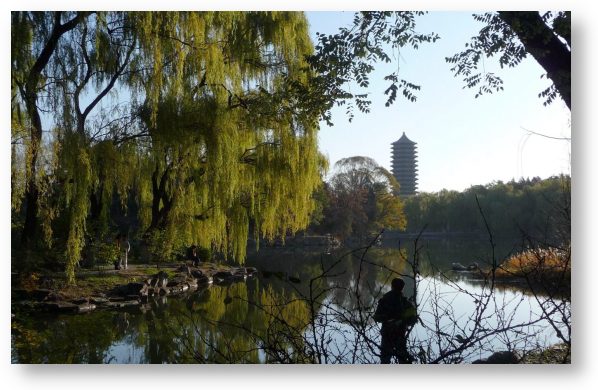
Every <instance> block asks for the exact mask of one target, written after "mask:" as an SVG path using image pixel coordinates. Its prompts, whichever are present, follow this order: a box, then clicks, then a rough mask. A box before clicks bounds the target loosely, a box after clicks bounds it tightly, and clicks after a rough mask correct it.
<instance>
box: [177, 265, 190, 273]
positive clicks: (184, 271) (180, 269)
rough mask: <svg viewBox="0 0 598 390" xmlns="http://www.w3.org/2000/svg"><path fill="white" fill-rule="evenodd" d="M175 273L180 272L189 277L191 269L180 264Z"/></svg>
mask: <svg viewBox="0 0 598 390" xmlns="http://www.w3.org/2000/svg"><path fill="white" fill-rule="evenodd" d="M176 271H177V272H182V273H184V274H186V275H187V276H190V275H191V272H192V271H191V267H189V266H188V265H187V264H182V265H181V266H180V267H179V268H177V270H176Z"/></svg>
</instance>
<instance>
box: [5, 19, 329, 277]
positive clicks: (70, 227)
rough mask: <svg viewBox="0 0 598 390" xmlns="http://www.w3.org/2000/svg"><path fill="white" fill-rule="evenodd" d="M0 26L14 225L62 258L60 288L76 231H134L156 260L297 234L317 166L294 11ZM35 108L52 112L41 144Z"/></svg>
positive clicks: (308, 83)
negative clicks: (5, 41)
mask: <svg viewBox="0 0 598 390" xmlns="http://www.w3.org/2000/svg"><path fill="white" fill-rule="evenodd" d="M12 22H13V23H12V46H11V47H12V49H13V50H12V55H13V57H12V62H11V64H12V72H11V76H12V81H13V84H12V91H11V92H12V96H13V99H12V100H11V102H12V106H11V109H12V118H11V119H12V137H13V151H12V170H11V179H12V182H13V191H12V199H11V205H12V210H13V224H14V226H22V225H21V223H22V222H23V220H22V218H23V217H22V214H27V218H25V221H24V222H25V223H24V225H25V228H24V229H23V237H24V238H25V239H30V238H34V234H33V232H32V229H31V228H30V227H29V228H27V226H29V225H31V223H33V224H34V225H35V226H34V227H35V230H40V231H41V232H43V238H44V242H45V245H46V247H50V246H53V245H55V246H57V247H58V248H60V249H61V250H64V259H65V268H66V273H67V276H68V280H69V282H71V283H72V282H74V270H75V267H76V265H77V264H78V262H79V261H80V260H81V255H82V253H83V250H84V246H85V238H86V237H87V238H88V239H89V241H90V242H101V240H102V237H104V236H105V235H106V234H107V232H109V231H111V229H113V228H115V227H116V228H117V229H119V230H127V231H128V230H129V229H130V228H131V227H133V228H134V230H135V231H133V232H132V234H133V235H135V236H138V237H142V238H143V241H144V244H145V246H146V248H147V250H148V251H149V252H150V253H151V254H153V256H155V257H156V258H158V259H159V261H166V260H168V259H170V258H171V257H172V255H173V253H174V252H175V251H176V250H177V249H178V248H181V247H184V246H188V245H190V244H191V243H198V244H200V245H201V246H203V247H205V248H214V249H215V250H216V251H219V252H222V253H224V254H225V255H226V256H231V257H233V258H234V259H235V260H236V261H238V262H242V261H243V259H244V257H245V250H246V242H247V237H248V235H249V234H250V232H249V226H250V222H251V224H252V226H254V232H253V233H254V235H255V236H261V237H265V238H268V239H272V238H274V237H276V236H285V235H287V234H292V233H294V232H296V231H298V230H299V229H302V228H305V227H306V226H307V224H308V223H309V216H310V214H311V212H312V209H313V207H314V201H313V199H312V197H311V194H312V192H313V191H314V189H315V188H316V187H317V186H318V185H319V183H320V182H321V179H320V172H321V169H322V168H323V167H324V166H325V161H324V160H323V159H322V156H321V154H319V153H318V150H317V130H318V117H319V116H320V114H321V111H322V105H321V102H319V101H311V100H310V99H307V98H306V96H312V94H313V88H314V87H313V80H314V73H313V72H312V71H311V70H309V67H308V64H307V62H306V56H308V55H311V54H313V47H312V44H311V41H310V38H309V34H308V24H307V21H306V19H305V16H304V15H303V14H302V13H300V12H93V13H88V12H81V13H74V12H64V13H60V12H38V13H36V12H15V13H13V14H12ZM52 34H55V36H54V38H55V39H53V40H48V36H50V35H52ZM35 63H37V64H39V66H36V65H34V64H35ZM47 80H50V81H49V82H45V81H47ZM52 80H61V82H59V83H58V82H53V81H52ZM119 94H120V95H125V96H130V99H119V97H118V95H119ZM84 97H85V98H84ZM33 103H35V104H33ZM100 103H101V104H100ZM41 110H47V111H52V112H53V113H54V117H53V123H52V124H51V126H52V127H53V130H52V137H51V139H50V138H48V139H44V138H43V137H42V134H43V133H44V130H45V129H42V124H41V121H37V119H39V118H40V112H41ZM31 124H33V125H34V126H30V125H31ZM28 128H32V129H34V130H35V132H34V131H31V132H28V131H26V130H25V129H28ZM132 213H136V215H131V214H132ZM32 214H33V215H32ZM29 217H31V218H29ZM28 224H29V225H28ZM89 226H93V229H89ZM57 229H59V230H61V231H57ZM64 230H65V231H64ZM98 245H100V244H98ZM104 249H106V248H101V247H98V248H91V252H94V253H95V252H98V253H99V252H101V253H104V252H105V250H104Z"/></svg>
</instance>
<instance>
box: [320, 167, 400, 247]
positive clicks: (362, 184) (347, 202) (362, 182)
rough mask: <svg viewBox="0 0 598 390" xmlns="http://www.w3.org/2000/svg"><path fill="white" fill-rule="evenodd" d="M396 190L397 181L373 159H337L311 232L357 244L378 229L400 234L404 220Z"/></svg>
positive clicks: (397, 186) (397, 187)
mask: <svg viewBox="0 0 598 390" xmlns="http://www.w3.org/2000/svg"><path fill="white" fill-rule="evenodd" d="M398 189H399V183H398V182H397V180H396V179H395V178H394V177H393V176H392V174H391V173H390V172H388V171H387V170H386V169H385V168H383V167H381V166H380V165H378V163H377V162H376V161H375V160H374V159H372V158H370V157H363V156H354V157H348V158H344V159H341V160H339V161H337V162H336V163H335V164H334V171H333V174H332V176H331V178H330V179H329V180H328V182H327V183H326V186H325V187H324V191H325V196H323V197H320V198H323V200H324V202H325V205H324V207H323V211H322V214H323V215H322V217H321V220H320V221H318V223H317V226H314V228H315V230H322V231H323V232H326V233H332V234H334V235H336V236H337V237H339V238H341V239H347V238H356V239H358V240H363V239H368V238H369V237H370V235H372V234H374V233H379V232H380V230H382V229H398V230H402V229H404V228H405V224H406V220H405V216H404V214H403V202H402V201H401V199H399V197H398ZM320 201H322V199H320Z"/></svg>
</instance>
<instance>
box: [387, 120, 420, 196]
mask: <svg viewBox="0 0 598 390" xmlns="http://www.w3.org/2000/svg"><path fill="white" fill-rule="evenodd" d="M391 163H392V174H393V176H394V177H395V178H396V179H397V181H398V182H399V184H400V186H401V187H400V189H399V196H410V195H415V194H416V192H417V144H416V143H415V142H413V141H411V140H410V139H409V138H407V136H406V135H405V132H403V135H402V136H401V138H399V139H398V140H397V141H395V142H393V143H392V162H391Z"/></svg>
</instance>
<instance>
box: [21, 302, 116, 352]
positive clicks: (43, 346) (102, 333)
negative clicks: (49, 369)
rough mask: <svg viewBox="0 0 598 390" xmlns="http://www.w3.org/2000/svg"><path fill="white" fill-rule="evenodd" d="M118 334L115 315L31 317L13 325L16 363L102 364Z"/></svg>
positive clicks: (24, 316) (27, 315)
mask: <svg viewBox="0 0 598 390" xmlns="http://www.w3.org/2000/svg"><path fill="white" fill-rule="evenodd" d="M115 337H117V330H116V328H115V327H114V326H113V313H107V312H103V313H97V315H95V316H94V317H93V321H90V317H89V316H85V315H82V316H58V317H55V316H39V315H36V316H30V315H29V314H27V313H19V315H18V316H17V317H16V319H15V322H14V323H13V338H14V343H13V357H12V358H13V360H15V362H18V363H102V362H104V361H105V359H106V356H107V351H108V348H109V347H110V345H111V344H112V342H113V340H114V339H115Z"/></svg>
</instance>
